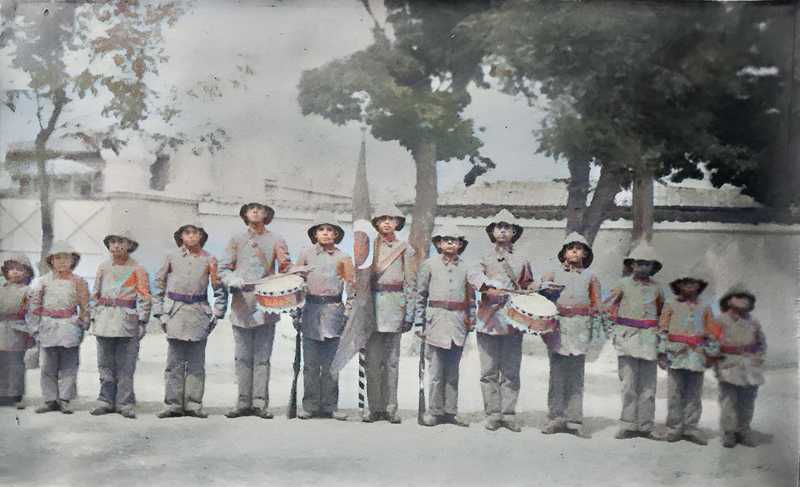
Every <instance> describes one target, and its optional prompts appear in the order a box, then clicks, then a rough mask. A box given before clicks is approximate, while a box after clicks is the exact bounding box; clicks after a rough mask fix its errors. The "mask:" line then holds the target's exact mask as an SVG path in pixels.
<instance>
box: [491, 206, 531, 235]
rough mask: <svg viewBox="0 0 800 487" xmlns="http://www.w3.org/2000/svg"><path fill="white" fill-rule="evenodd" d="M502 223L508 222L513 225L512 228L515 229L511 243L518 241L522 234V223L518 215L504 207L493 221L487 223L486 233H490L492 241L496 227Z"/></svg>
mask: <svg viewBox="0 0 800 487" xmlns="http://www.w3.org/2000/svg"><path fill="white" fill-rule="evenodd" d="M500 223H507V224H509V225H511V228H513V229H514V236H513V237H511V243H514V242H516V241H517V240H519V238H520V237H521V236H522V230H523V228H522V225H520V224H519V222H518V220H517V217H515V216H514V214H513V213H511V212H510V211H508V210H507V209H505V208H503V209H502V210H500V211H499V212H498V213H497V214H496V215H495V216H494V218H492V222H491V223H489V224H488V225H486V233H487V234H488V235H489V240H491V241H492V243H494V235H493V232H494V227H496V226H497V225H499V224H500Z"/></svg>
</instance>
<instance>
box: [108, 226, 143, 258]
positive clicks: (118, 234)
mask: <svg viewBox="0 0 800 487" xmlns="http://www.w3.org/2000/svg"><path fill="white" fill-rule="evenodd" d="M112 238H119V239H125V240H127V241H128V253H129V254H132V253H133V252H135V251H136V249H138V248H139V242H137V241H136V240H135V239H134V238H133V236H132V235H131V232H130V230H128V229H126V228H124V229H119V230H117V231H114V232H111V233H109V234H108V235H106V236H105V238H104V239H103V245H105V246H106V248H109V247H108V245H109V243H110V242H111V239H112Z"/></svg>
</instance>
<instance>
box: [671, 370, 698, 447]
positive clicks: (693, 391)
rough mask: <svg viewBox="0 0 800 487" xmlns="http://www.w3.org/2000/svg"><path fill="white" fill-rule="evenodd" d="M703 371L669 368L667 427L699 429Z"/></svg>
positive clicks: (681, 429) (676, 431)
mask: <svg viewBox="0 0 800 487" xmlns="http://www.w3.org/2000/svg"><path fill="white" fill-rule="evenodd" d="M703 375H704V374H703V372H695V371H693V370H685V369H669V372H668V378H667V429H668V430H669V431H671V432H675V433H680V432H682V431H692V430H695V429H697V423H699V422H700V414H701V413H702V412H703Z"/></svg>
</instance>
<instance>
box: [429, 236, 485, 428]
mask: <svg viewBox="0 0 800 487" xmlns="http://www.w3.org/2000/svg"><path fill="white" fill-rule="evenodd" d="M432 240H433V244H434V245H435V246H436V251H437V253H438V255H434V256H432V257H430V258H428V259H427V260H426V261H425V262H424V263H423V264H422V265H421V266H420V269H419V272H418V274H417V285H416V292H417V298H416V306H415V312H414V325H415V326H417V327H419V328H420V331H418V334H419V335H421V336H422V337H424V338H423V339H424V340H425V343H426V356H427V359H428V367H427V370H428V371H429V378H430V396H429V400H428V411H427V413H426V414H425V416H424V418H423V424H424V425H425V426H435V425H437V424H444V423H450V424H455V425H457V426H469V423H467V422H466V421H465V420H463V419H461V418H460V417H458V416H457V414H458V374H459V365H460V363H461V353H462V351H463V350H464V343H465V342H466V340H467V333H469V331H470V330H471V329H472V328H473V325H474V323H475V291H474V288H473V287H472V286H471V285H470V284H469V282H468V280H467V265H466V263H465V262H464V261H463V259H462V258H461V257H460V255H461V254H462V253H463V252H464V250H465V249H466V247H467V244H468V242H467V239H466V238H464V235H463V233H462V232H461V231H460V230H458V228H456V227H455V226H454V225H447V226H445V227H444V228H442V229H441V230H439V231H437V232H434V235H433V239H432ZM423 326H424V331H422V330H421V329H422V327H423Z"/></svg>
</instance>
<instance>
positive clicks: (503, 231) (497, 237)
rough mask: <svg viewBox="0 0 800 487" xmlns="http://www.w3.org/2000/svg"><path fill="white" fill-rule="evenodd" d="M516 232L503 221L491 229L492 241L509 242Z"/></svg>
mask: <svg viewBox="0 0 800 487" xmlns="http://www.w3.org/2000/svg"><path fill="white" fill-rule="evenodd" d="M516 233H517V232H515V231H514V227H512V226H511V225H509V224H508V223H505V222H500V223H498V224H497V225H495V226H494V228H493V229H492V237H494V241H495V242H496V243H499V244H506V243H509V242H511V239H512V238H514V235H516Z"/></svg>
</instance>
